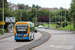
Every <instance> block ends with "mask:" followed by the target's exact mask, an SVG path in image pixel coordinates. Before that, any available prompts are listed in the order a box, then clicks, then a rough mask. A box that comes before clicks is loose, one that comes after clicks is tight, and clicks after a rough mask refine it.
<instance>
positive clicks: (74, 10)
mask: <svg viewBox="0 0 75 50" xmlns="http://www.w3.org/2000/svg"><path fill="white" fill-rule="evenodd" d="M71 17H72V19H73V24H74V28H75V0H72V3H71V8H70V18H71Z"/></svg>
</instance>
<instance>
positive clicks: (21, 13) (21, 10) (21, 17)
mask: <svg viewBox="0 0 75 50" xmlns="http://www.w3.org/2000/svg"><path fill="white" fill-rule="evenodd" d="M20 21H22V10H21V14H20Z"/></svg>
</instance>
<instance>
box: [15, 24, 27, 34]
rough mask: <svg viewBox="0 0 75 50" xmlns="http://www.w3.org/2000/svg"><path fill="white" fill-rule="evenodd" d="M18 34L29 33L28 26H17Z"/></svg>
mask: <svg viewBox="0 0 75 50" xmlns="http://www.w3.org/2000/svg"><path fill="white" fill-rule="evenodd" d="M16 31H17V33H27V31H28V25H16Z"/></svg>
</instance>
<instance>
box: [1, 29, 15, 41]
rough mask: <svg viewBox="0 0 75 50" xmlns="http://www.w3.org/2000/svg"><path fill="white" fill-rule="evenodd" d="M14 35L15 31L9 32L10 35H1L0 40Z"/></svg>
mask: <svg viewBox="0 0 75 50" xmlns="http://www.w3.org/2000/svg"><path fill="white" fill-rule="evenodd" d="M13 35H14V33H13V30H9V32H8V33H4V34H2V35H0V40H1V39H4V38H7V37H10V36H13Z"/></svg>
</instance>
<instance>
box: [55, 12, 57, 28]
mask: <svg viewBox="0 0 75 50" xmlns="http://www.w3.org/2000/svg"><path fill="white" fill-rule="evenodd" d="M56 24H57V23H56V12H55V29H56Z"/></svg>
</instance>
